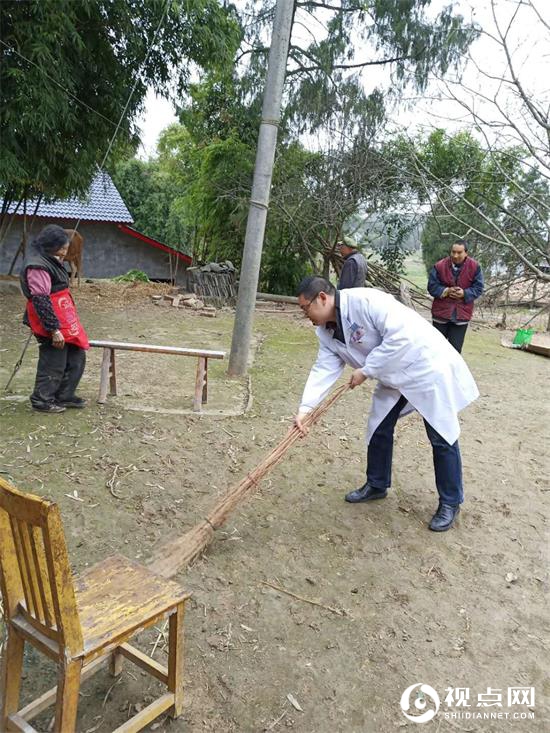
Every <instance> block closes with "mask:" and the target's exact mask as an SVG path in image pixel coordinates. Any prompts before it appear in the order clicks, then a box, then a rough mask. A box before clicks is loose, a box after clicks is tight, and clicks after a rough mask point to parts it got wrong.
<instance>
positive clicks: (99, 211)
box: [0, 171, 134, 224]
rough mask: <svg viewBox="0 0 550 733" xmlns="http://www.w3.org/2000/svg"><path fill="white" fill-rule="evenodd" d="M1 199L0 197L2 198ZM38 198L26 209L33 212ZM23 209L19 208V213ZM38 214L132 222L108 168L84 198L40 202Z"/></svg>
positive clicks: (60, 217) (87, 219) (94, 182)
mask: <svg viewBox="0 0 550 733" xmlns="http://www.w3.org/2000/svg"><path fill="white" fill-rule="evenodd" d="M0 202H1V199H0ZM35 204H36V200H34V202H33V201H29V202H28V203H27V211H28V212H34V205H35ZM15 207H16V204H15V203H14V204H12V205H11V206H10V208H9V212H10V213H13V211H14V210H15ZM21 211H22V209H21V207H19V211H18V212H17V213H18V214H19V213H21ZM36 216H39V217H44V218H48V219H51V218H58V219H82V220H83V221H114V222H121V223H124V224H132V223H133V221H134V220H133V219H132V215H131V214H130V212H129V211H128V209H127V208H126V204H125V203H124V201H123V200H122V196H121V195H120V194H119V192H118V190H117V188H116V186H115V184H114V183H113V181H112V180H111V176H110V175H109V174H108V173H105V171H98V173H97V175H96V176H95V178H94V179H93V181H92V184H91V186H90V190H89V191H88V195H87V197H86V198H85V199H83V200H80V199H77V198H70V199H61V200H59V201H55V202H54V203H52V204H45V203H41V204H40V207H39V208H38V211H37V212H36Z"/></svg>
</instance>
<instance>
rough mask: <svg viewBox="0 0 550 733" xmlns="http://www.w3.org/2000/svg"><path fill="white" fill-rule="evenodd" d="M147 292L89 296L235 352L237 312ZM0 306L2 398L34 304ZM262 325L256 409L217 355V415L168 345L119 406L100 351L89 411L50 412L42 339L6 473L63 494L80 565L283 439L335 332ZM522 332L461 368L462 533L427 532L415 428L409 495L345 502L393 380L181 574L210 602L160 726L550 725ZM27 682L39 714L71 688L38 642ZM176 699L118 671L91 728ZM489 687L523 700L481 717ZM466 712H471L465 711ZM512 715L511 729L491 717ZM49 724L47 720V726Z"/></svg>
mask: <svg viewBox="0 0 550 733" xmlns="http://www.w3.org/2000/svg"><path fill="white" fill-rule="evenodd" d="M149 287H151V286H149ZM113 288H116V291H115V290H113ZM149 296H150V289H149V290H147V288H146V286H137V287H136V288H130V287H129V286H127V285H119V286H114V285H111V286H109V287H107V285H102V284H98V283H96V284H93V285H90V284H83V285H82V288H81V290H80V291H77V292H76V299H77V304H78V306H79V311H80V313H81V316H82V320H83V321H84V323H85V324H86V325H87V327H88V330H89V332H90V336H91V337H93V338H113V339H119V340H128V341H130V340H132V341H133V340H136V339H141V340H142V341H143V342H144V343H146V342H152V343H165V344H173V345H189V346H203V347H205V348H211V349H224V350H226V351H227V352H229V346H230V340H231V328H232V313H231V312H229V311H227V312H221V313H220V314H219V316H218V317H217V318H215V319H210V318H204V317H201V316H199V315H196V314H193V313H190V312H188V311H182V310H178V309H175V308H170V307H168V308H160V307H158V306H154V305H153V304H152V303H151V302H150V299H149ZM0 309H1V311H0V312H1V315H0V323H1V327H2V342H1V344H0V349H1V350H0V357H1V361H0V367H1V368H0V383H1V386H2V387H3V385H4V384H5V382H6V381H7V379H8V377H9V374H10V373H11V369H12V368H13V364H14V363H15V361H16V359H17V357H18V356H19V353H20V350H21V348H22V345H23V343H24V341H25V339H26V329H24V327H23V326H21V325H20V318H21V312H22V309H23V301H22V299H21V297H20V296H18V295H17V294H16V292H15V291H13V290H9V289H7V290H6V289H5V290H4V291H3V293H2V294H0ZM255 329H256V332H255V352H254V362H253V364H252V368H251V372H250V375H251V380H250V386H251V389H252V398H253V399H252V403H251V407H250V402H249V394H248V389H249V385H248V384H247V382H246V380H244V381H233V380H229V379H227V378H226V377H225V374H224V369H225V365H224V363H222V362H220V363H218V364H212V369H211V374H210V383H209V386H210V398H209V406H208V407H209V413H208V414H206V415H204V416H202V417H199V416H197V415H193V414H190V413H189V408H190V406H191V400H192V392H193V382H194V368H195V364H194V361H193V360H191V359H184V358H176V357H164V356H156V355H151V354H143V355H138V354H131V355H122V356H121V358H120V360H119V363H118V371H119V392H120V394H119V396H118V397H116V398H110V399H109V400H108V402H107V404H106V405H105V406H103V407H101V406H98V405H97V404H96V403H95V397H96V393H97V392H96V391H97V387H98V380H99V360H100V354H99V353H98V350H97V349H95V350H94V349H92V350H91V352H89V353H90V356H89V362H88V368H87V371H86V375H85V378H84V379H83V382H82V386H81V390H80V392H81V394H82V395H83V396H84V397H86V398H88V399H89V400H90V402H89V406H88V408H87V409H86V410H84V411H76V410H74V411H67V412H66V413H64V414H62V415H56V416H43V415H40V414H38V413H33V412H31V410H30V407H29V403H28V400H27V397H28V394H29V393H30V391H31V389H32V383H33V379H34V372H35V368H36V353H37V349H36V347H35V346H34V345H32V346H31V348H30V350H29V352H28V353H27V356H26V358H25V361H24V363H23V366H22V368H21V370H20V372H19V373H18V375H17V376H16V378H15V381H14V383H13V385H12V393H11V394H9V395H7V397H6V398H3V399H1V400H0V406H1V408H0V409H1V413H2V415H1V424H2V428H1V429H2V444H1V448H0V457H1V458H0V460H1V462H2V464H3V465H2V466H1V470H2V475H3V476H4V477H6V478H8V479H9V480H11V481H13V482H14V483H15V484H16V485H17V486H18V487H20V488H22V489H26V490H30V491H33V492H35V493H38V494H40V495H44V496H48V497H50V498H52V499H54V500H55V501H57V502H58V503H59V505H60V507H61V511H62V515H63V520H64V523H65V529H66V535H67V542H68V548H69V554H70V558H71V561H72V563H73V567H74V570H75V571H76V572H79V571H81V570H83V569H84V568H85V567H87V566H88V565H91V564H93V563H94V562H96V561H98V560H101V559H103V558H105V557H107V556H108V555H110V554H113V553H122V554H124V555H126V556H127V557H130V558H135V559H138V560H142V561H146V560H147V559H148V558H149V557H150V556H151V555H152V554H153V552H154V551H155V549H156V548H157V547H158V545H159V544H161V543H162V542H164V541H165V540H166V539H167V538H168V537H170V536H173V535H178V534H181V533H183V532H185V531H186V530H188V529H189V528H191V527H192V526H193V525H194V524H195V523H196V522H197V521H198V520H200V519H201V518H202V517H203V516H204V512H205V510H207V509H208V508H209V507H210V506H211V505H213V504H214V503H215V502H216V500H217V499H218V498H219V497H220V496H221V495H222V494H223V492H224V491H225V490H226V489H227V488H228V487H229V486H230V485H232V484H233V483H236V482H237V481H239V480H240V479H241V478H242V477H243V476H244V475H245V474H246V472H247V471H249V470H250V469H251V468H253V467H255V466H256V465H257V464H258V463H259V462H260V460H261V459H262V458H263V457H264V456H265V455H266V454H267V453H268V452H269V451H270V450H271V449H272V448H273V447H274V446H275V445H276V444H277V443H278V442H279V440H280V439H281V438H282V437H283V436H284V434H285V432H286V431H287V429H288V427H289V424H290V416H291V415H292V414H293V412H294V411H295V409H296V406H297V404H298V402H299V398H300V395H301V390H302V386H303V383H304V381H305V379H306V376H307V374H308V371H309V367H310V365H311V363H312V361H313V359H314V356H315V353H316V346H315V342H316V339H315V334H314V332H313V328H312V327H311V326H309V324H308V323H307V322H305V321H304V320H303V319H301V318H299V317H298V316H296V315H294V314H293V312H290V313H285V314H280V315H279V314H277V313H262V314H260V313H258V316H257V318H256V321H255ZM501 336H502V334H501V332H500V331H498V330H496V329H493V328H485V327H482V326H477V325H474V326H472V327H471V328H470V329H469V332H468V334H467V339H466V346H465V350H464V356H465V358H466V360H467V362H468V363H469V365H470V367H471V369H472V372H473V373H474V375H475V377H476V380H477V382H478V385H479V387H480V392H481V396H480V398H479V399H478V400H477V401H476V403H474V404H473V405H472V406H471V407H470V408H468V409H467V410H465V411H464V412H463V413H462V415H461V422H462V428H463V432H462V436H461V450H462V455H463V460H464V479H465V491H466V502H465V504H464V506H463V510H462V513H461V515H460V520H459V521H458V523H457V526H456V527H455V528H454V529H453V530H452V531H450V532H447V533H443V534H436V533H431V532H429V531H428V529H427V522H428V521H429V519H430V517H431V515H432V513H433V511H434V510H435V508H436V505H437V496H436V491H435V486H434V480H433V472H432V466H431V452H430V449H429V443H428V441H427V438H426V436H425V433H424V428H423V426H422V422H421V420H420V418H419V417H418V416H417V415H412V416H410V417H407V418H406V419H405V420H403V421H401V422H400V424H399V426H398V430H397V440H396V448H395V455H394V476H393V487H392V490H391V493H390V495H389V496H388V498H387V499H386V500H385V501H382V502H376V503H375V504H374V505H359V506H354V505H350V504H346V503H345V502H344V501H343V495H344V493H345V492H346V491H348V490H350V489H351V488H354V487H356V486H359V485H360V484H362V483H363V481H364V478H363V476H364V461H365V445H364V425H365V422H366V415H367V412H368V409H369V401H370V395H371V391H372V386H373V385H372V384H371V383H369V382H366V383H365V384H364V385H363V386H362V387H361V388H360V389H358V390H355V391H354V392H353V393H348V394H346V395H345V396H344V397H343V398H342V399H341V400H340V402H339V403H337V404H336V405H335V406H334V407H333V408H332V410H331V411H330V412H329V413H327V415H326V416H325V418H324V420H323V421H322V423H321V424H320V425H319V426H317V427H316V428H315V429H314V430H313V431H312V433H311V434H310V436H309V437H308V438H307V439H306V440H304V441H303V442H301V443H300V444H299V446H298V447H297V448H294V449H293V450H292V452H291V453H290V454H289V455H288V457H287V458H286V459H285V460H284V461H283V463H282V464H280V465H279V467H277V468H276V469H275V470H274V471H273V472H272V473H271V474H270V475H269V476H268V477H267V478H266V479H265V480H264V482H263V484H262V486H261V490H260V491H259V493H258V494H257V495H256V496H255V497H254V498H253V499H252V500H251V501H249V502H248V503H246V504H244V505H243V506H242V508H241V509H240V510H239V511H238V512H237V513H236V514H235V515H233V516H232V518H231V520H230V521H229V523H228V524H227V525H226V526H225V528H223V531H221V530H220V531H219V532H218V536H217V538H216V539H215V541H214V543H213V544H212V546H211V547H210V548H209V549H208V551H207V552H206V553H205V554H204V556H203V557H202V558H201V559H200V560H198V561H197V562H195V563H194V565H193V566H192V567H190V568H188V569H187V570H186V571H185V572H183V573H180V574H179V575H178V576H177V580H179V581H180V582H181V583H182V585H183V586H185V588H187V589H188V590H190V591H192V593H193V596H192V598H191V600H190V602H189V604H188V613H187V617H186V649H187V659H186V705H185V712H184V714H183V716H182V717H181V718H179V719H178V720H177V721H171V720H169V719H167V718H164V717H163V718H160V719H159V721H160V722H157V723H156V724H155V725H154V726H151V728H150V729H154V730H160V731H163V730H166V731H171V732H173V733H176V732H179V731H182V732H183V731H216V732H217V733H218V732H224V733H225V732H227V733H230V732H232V731H282V730H288V729H292V730H295V731H299V732H304V733H310V732H311V733H313V731H316V732H317V733H329V732H330V733H332V732H333V731H343V732H345V733H348V732H349V733H355V732H357V733H386V732H389V731H393V730H395V729H400V728H406V729H408V730H410V731H413V730H416V729H420V730H423V729H426V730H428V731H433V732H435V733H439V731H454V730H459V731H480V732H483V733H489V732H491V733H493V732H494V733H500V731H508V730H510V731H513V730H518V731H525V732H526V731H529V732H531V731H541V732H542V731H548V730H550V707H549V697H550V682H549V671H550V662H549V646H550V636H549V617H548V616H549V615H548V591H549V575H548V567H549V560H550V556H549V555H550V553H549V539H550V534H549V529H548V527H549V520H548V501H549V499H550V480H549V479H550V469H549V463H548V445H549V432H550V420H549V417H550V414H549V407H548V396H549V395H548V384H549V381H548V376H549V367H550V362H549V361H548V360H546V359H545V358H543V357H539V356H537V355H534V354H527V353H520V352H517V351H513V350H509V349H505V348H502V347H501V346H500V339H501ZM247 404H248V405H249V407H250V409H249V410H248V411H247V412H244V409H245V406H246V405H247ZM142 408H146V409H145V410H144V409H142ZM155 408H156V409H157V410H159V411H157V412H155V411H151V410H152V409H155ZM239 413H240V414H239ZM115 469H116V475H115V480H114V481H112V479H113V474H115ZM110 481H111V482H112V483H111V488H113V492H112V493H111V491H110V489H109V486H108V482H110ZM75 491H76V492H77V493H76V494H75V493H74V492H75ZM269 584H271V585H269ZM272 585H275V586H278V587H279V588H280V589H284V590H276V589H274V588H273V587H272ZM284 591H288V593H286V592H284ZM289 594H294V595H289ZM306 599H307V600H311V601H316V602H317V603H319V604H321V605H313V604H311V603H308V602H307V600H306ZM165 641H166V640H165V634H163V628H162V627H159V628H158V629H155V630H152V631H149V632H146V633H143V634H142V635H141V636H140V637H139V638H138V646H140V647H141V648H142V649H143V650H145V651H147V652H148V653H154V657H155V658H156V659H158V660H159V661H161V662H165V661H166V643H165ZM25 669H26V672H25V682H24V700H25V701H27V700H28V699H30V695H31V693H32V694H33V695H36V694H37V693H38V692H41V691H43V690H46V689H47V688H48V687H50V686H52V685H53V684H55V672H54V669H53V666H52V665H51V664H49V663H44V662H43V661H42V658H41V657H40V656H39V655H38V654H37V653H36V652H34V650H32V649H28V650H27V654H26V668H25ZM416 683H425V684H428V685H431V686H432V687H433V688H434V689H435V690H436V691H437V693H438V694H439V697H440V709H439V712H438V713H437V714H436V715H435V717H434V719H433V720H432V721H431V722H429V723H427V724H421V725H418V724H417V723H416V722H413V721H409V720H408V719H407V718H406V717H405V716H404V714H403V711H402V709H401V707H400V699H401V695H402V693H403V691H404V690H405V689H406V688H407V687H409V686H411V685H413V684H416ZM517 686H521V687H528V688H532V687H534V688H535V699H534V701H533V700H531V701H530V703H529V704H523V705H520V704H515V705H512V706H510V705H508V700H507V694H508V688H511V687H517ZM448 688H468V690H469V699H468V702H469V704H470V706H469V707H456V704H455V705H454V706H451V707H449V706H448V705H447V703H446V702H445V700H446V698H447V697H448ZM488 688H491V690H489V691H488ZM158 690H159V685H158V684H157V683H156V682H155V681H153V682H151V681H150V678H148V677H145V676H144V674H143V673H142V672H141V671H140V670H139V669H138V668H134V667H133V666H131V665H130V663H128V662H126V663H125V668H124V672H123V674H122V676H121V677H120V678H119V681H118V682H117V683H116V684H115V685H114V686H113V680H112V678H110V677H109V676H108V673H107V672H106V671H101V672H99V673H98V674H97V675H96V676H95V677H94V678H93V680H90V681H87V682H86V683H85V684H84V686H83V689H82V694H81V700H80V707H79V722H78V731H79V733H80V732H82V733H95V731H98V732H99V733H103V732H107V731H110V730H113V728H115V727H116V726H117V725H120V724H122V723H123V722H124V720H126V718H127V717H128V715H130V714H132V713H133V712H135V710H136V709H139V708H140V707H143V706H145V705H146V704H148V702H150V701H151V700H152V698H153V696H154V695H155V694H156V692H157V691H158ZM481 694H485V695H486V696H487V695H488V694H489V695H490V694H494V695H495V694H496V695H498V694H500V695H502V698H501V701H502V707H499V706H498V705H492V706H489V707H483V706H477V703H478V701H481V700H485V701H487V699H488V698H487V697H485V698H483V697H482V698H479V697H478V695H481ZM413 699H414V694H413V696H412V697H411V702H412V701H413ZM497 699H498V697H497V698H495V697H493V698H492V701H495V700H497ZM293 703H294V704H293ZM297 707H299V708H300V709H297ZM428 707H430V705H428ZM412 711H413V712H414V708H413V709H412ZM461 711H462V714H464V713H468V714H470V717H469V718H458V717H455V718H453V719H448V718H446V717H445V716H446V713H457V712H461ZM409 712H411V711H409ZM491 714H492V715H493V716H495V715H498V714H500V716H501V717H500V719H496V718H493V719H479V718H478V717H472V716H479V715H491ZM506 714H508V719H505V717H504V716H505V715H506ZM514 714H515V715H516V716H518V718H519V717H520V716H523V717H524V719H512V715H514ZM51 715H52V713H51V711H48V712H46V713H43V714H42V715H41V716H40V717H39V718H37V719H36V725H37V726H38V728H39V729H40V730H44V731H46V730H47V729H48V726H49V724H50V721H51Z"/></svg>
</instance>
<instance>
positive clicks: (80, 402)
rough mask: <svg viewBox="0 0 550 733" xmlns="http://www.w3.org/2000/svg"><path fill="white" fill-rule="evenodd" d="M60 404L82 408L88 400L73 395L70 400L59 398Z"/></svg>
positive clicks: (58, 402)
mask: <svg viewBox="0 0 550 733" xmlns="http://www.w3.org/2000/svg"><path fill="white" fill-rule="evenodd" d="M57 404H58V405H61V407H76V408H77V409H82V408H83V407H86V400H85V399H84V398H83V397H71V399H70V400H58V401H57Z"/></svg>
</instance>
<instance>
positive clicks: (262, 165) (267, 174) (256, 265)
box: [228, 0, 295, 376]
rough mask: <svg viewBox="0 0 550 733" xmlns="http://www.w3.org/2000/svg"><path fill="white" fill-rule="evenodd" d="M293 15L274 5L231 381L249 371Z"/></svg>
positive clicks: (283, 1) (289, 8)
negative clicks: (232, 378) (249, 357)
mask: <svg viewBox="0 0 550 733" xmlns="http://www.w3.org/2000/svg"><path fill="white" fill-rule="evenodd" d="M294 9H295V6H294V0H277V4H276V6H275V20H274V22H273V34H272V38H271V48H270V49H269V59H268V63H267V78H266V83H265V91H264V101H263V107H262V121H261V124H260V134H259V138H258V148H257V151H256V163H255V167H254V179H253V182H252V196H251V201H250V209H249V213H248V220H247V223H246V235H245V241H244V250H243V260H242V264H241V274H240V278H239V295H238V298H237V309H236V312H235V324H234V327H233V337H232V340H231V353H230V355H229V368H228V373H229V374H230V375H231V376H243V375H244V374H246V370H247V366H248V355H249V351H250V341H251V338H252V322H253V319H254V308H255V305H256V291H257V289H258V278H259V274H260V263H261V259H262V247H263V240H264V233H265V224H266V219H267V210H268V206H269V193H270V190H271V179H272V176H273V163H274V160H275V148H276V145H277V132H278V129H279V121H280V118H281V103H282V96H283V86H284V81H285V75H286V66H287V58H288V49H289V45H290V34H291V30H292V23H293V20H294Z"/></svg>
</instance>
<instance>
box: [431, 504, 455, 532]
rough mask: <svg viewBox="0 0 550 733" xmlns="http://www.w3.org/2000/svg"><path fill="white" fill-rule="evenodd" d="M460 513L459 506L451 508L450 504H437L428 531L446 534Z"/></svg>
mask: <svg viewBox="0 0 550 733" xmlns="http://www.w3.org/2000/svg"><path fill="white" fill-rule="evenodd" d="M459 512H460V505H459V504H457V505H456V506H452V505H451V504H443V502H441V501H440V502H439V506H438V507H437V511H436V513H435V514H434V515H433V517H432V521H431V522H430V529H431V530H433V531H434V532H446V531H447V530H448V529H451V527H452V526H453V524H454V521H455V519H456V518H457V516H458V514H459Z"/></svg>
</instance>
